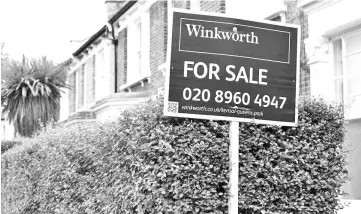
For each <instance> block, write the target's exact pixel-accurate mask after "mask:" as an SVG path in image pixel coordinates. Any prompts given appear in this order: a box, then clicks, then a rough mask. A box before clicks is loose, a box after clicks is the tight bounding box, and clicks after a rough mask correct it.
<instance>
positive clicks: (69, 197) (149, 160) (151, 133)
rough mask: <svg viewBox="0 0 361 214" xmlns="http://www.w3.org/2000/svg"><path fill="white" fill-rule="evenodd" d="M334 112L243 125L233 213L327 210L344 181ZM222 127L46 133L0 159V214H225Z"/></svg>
mask: <svg viewBox="0 0 361 214" xmlns="http://www.w3.org/2000/svg"><path fill="white" fill-rule="evenodd" d="M341 112H342V111H341V109H340V108H339V107H337V106H330V105H327V104H326V103H324V102H323V101H316V100H308V101H306V102H305V104H304V105H301V106H300V107H299V125H298V127H295V128H288V127H278V126H268V125H257V124H253V123H241V124H240V150H239V152H240V163H239V164H240V184H239V209H240V213H302V214H303V213H317V212H319V213H334V212H335V211H336V210H338V209H339V208H340V207H341V206H340V202H339V199H338V196H339V195H341V194H342V192H341V190H340V189H341V184H342V182H343V181H344V179H345V178H346V175H347V172H346V171H345V157H344V153H343V150H342V143H343V137H344V122H343V116H342V114H341ZM228 130H229V126H228V122H223V121H207V120H193V119H183V118H169V117H164V116H163V115H162V101H161V100H156V101H150V102H148V103H144V104H142V105H139V106H137V107H135V108H133V109H130V110H128V111H125V112H124V113H123V114H122V116H121V118H120V119H119V120H118V121H116V122H108V123H83V124H81V125H80V126H71V127H64V126H59V127H55V128H53V129H48V130H47V131H46V132H43V133H41V134H40V135H39V136H37V137H36V138H35V139H34V140H32V141H31V142H29V143H28V146H27V147H23V149H22V150H18V151H13V152H8V153H5V154H4V155H3V156H2V172H1V173H2V202H1V203H2V209H3V210H7V211H5V212H6V213H182V214H183V213H226V212H227V203H228V179H229V178H228V173H229V157H228V146H229V145H228V144H229V140H228Z"/></svg>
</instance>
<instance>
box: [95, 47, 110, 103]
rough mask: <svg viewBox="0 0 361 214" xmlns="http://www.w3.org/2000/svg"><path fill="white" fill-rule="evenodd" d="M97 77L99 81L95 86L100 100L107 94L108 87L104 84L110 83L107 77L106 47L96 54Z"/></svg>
mask: <svg viewBox="0 0 361 214" xmlns="http://www.w3.org/2000/svg"><path fill="white" fill-rule="evenodd" d="M95 78H96V81H97V83H96V84H94V87H95V99H96V100H99V99H101V98H103V97H105V96H106V95H107V91H106V87H104V85H107V84H109V83H108V82H107V81H106V78H105V70H104V49H101V50H100V51H99V52H98V53H97V54H96V55H95Z"/></svg>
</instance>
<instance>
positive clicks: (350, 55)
mask: <svg viewBox="0 0 361 214" xmlns="http://www.w3.org/2000/svg"><path fill="white" fill-rule="evenodd" d="M344 44H345V48H344V66H343V68H344V81H345V84H344V85H345V87H344V90H345V104H346V117H348V118H349V119H353V118H361V31H358V32H355V33H352V34H350V35H347V36H345V37H344Z"/></svg>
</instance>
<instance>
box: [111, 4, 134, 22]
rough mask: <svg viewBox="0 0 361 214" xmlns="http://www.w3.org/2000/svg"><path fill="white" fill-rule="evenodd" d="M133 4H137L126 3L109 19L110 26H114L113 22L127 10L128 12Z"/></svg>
mask: <svg viewBox="0 0 361 214" xmlns="http://www.w3.org/2000/svg"><path fill="white" fill-rule="evenodd" d="M135 3H137V1H128V2H127V3H126V4H125V5H124V6H123V7H122V8H121V9H120V10H119V11H118V12H116V13H115V14H114V16H113V17H111V18H110V19H109V21H108V22H109V23H110V24H114V22H115V21H117V19H118V18H119V17H121V16H122V15H123V14H124V13H125V12H127V10H129V8H131V7H132V6H133V5H134V4H135Z"/></svg>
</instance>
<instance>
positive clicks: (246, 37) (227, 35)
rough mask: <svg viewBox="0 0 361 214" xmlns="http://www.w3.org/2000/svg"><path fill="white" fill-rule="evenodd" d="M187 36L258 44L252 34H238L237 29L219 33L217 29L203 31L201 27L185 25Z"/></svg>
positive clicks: (256, 38)
mask: <svg viewBox="0 0 361 214" xmlns="http://www.w3.org/2000/svg"><path fill="white" fill-rule="evenodd" d="M186 26H187V30H188V35H189V36H195V37H201V38H209V39H220V40H233V41H235V42H244V43H251V44H257V45H258V44H259V43H258V37H257V36H256V35H255V33H254V32H250V33H238V30H237V27H233V31H221V30H218V27H214V28H213V29H205V27H204V26H203V25H195V24H186Z"/></svg>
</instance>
